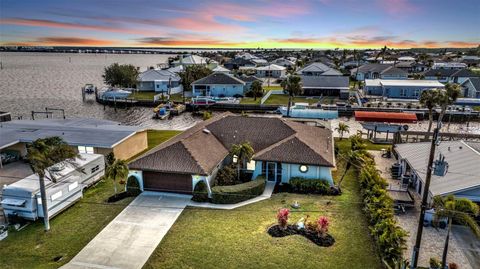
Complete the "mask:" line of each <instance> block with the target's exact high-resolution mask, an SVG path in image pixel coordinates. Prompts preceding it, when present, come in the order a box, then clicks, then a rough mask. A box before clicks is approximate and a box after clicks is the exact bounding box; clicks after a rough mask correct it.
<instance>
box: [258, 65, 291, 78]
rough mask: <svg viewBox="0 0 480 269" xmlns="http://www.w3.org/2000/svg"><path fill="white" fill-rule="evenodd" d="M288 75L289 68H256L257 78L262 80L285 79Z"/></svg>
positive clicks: (268, 66)
mask: <svg viewBox="0 0 480 269" xmlns="http://www.w3.org/2000/svg"><path fill="white" fill-rule="evenodd" d="M286 75H287V68H285V67H283V66H279V65H276V64H270V65H267V66H262V67H257V68H256V76H257V77H261V78H284V77H285V76H286Z"/></svg>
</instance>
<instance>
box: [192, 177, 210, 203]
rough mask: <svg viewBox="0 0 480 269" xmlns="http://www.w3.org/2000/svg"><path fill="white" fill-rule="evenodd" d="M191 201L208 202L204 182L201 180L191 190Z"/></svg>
mask: <svg viewBox="0 0 480 269" xmlns="http://www.w3.org/2000/svg"><path fill="white" fill-rule="evenodd" d="M192 201H195V202H208V190H207V184H205V181H203V180H201V181H199V182H198V183H197V184H196V185H195V188H194V189H193V196H192Z"/></svg>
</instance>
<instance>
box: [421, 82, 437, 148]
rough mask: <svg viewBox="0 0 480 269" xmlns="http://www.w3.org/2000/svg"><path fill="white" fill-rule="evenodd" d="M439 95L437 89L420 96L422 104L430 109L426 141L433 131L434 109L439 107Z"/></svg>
mask: <svg viewBox="0 0 480 269" xmlns="http://www.w3.org/2000/svg"><path fill="white" fill-rule="evenodd" d="M438 94H439V91H438V90H437V89H432V90H425V91H423V92H422V94H421V95H420V104H422V105H423V106H425V107H426V108H427V109H428V130H427V135H426V136H425V139H427V138H428V136H429V135H428V134H429V133H430V131H431V130H432V123H433V109H434V108H435V107H436V106H437V105H438Z"/></svg>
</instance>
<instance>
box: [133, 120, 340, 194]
mask: <svg viewBox="0 0 480 269" xmlns="http://www.w3.org/2000/svg"><path fill="white" fill-rule="evenodd" d="M243 142H249V143H250V144H251V145H252V147H253V149H254V151H255V154H254V156H253V158H252V161H251V162H250V163H248V165H247V170H248V171H249V172H250V173H252V179H255V178H256V177H257V176H259V175H263V176H265V178H266V179H267V180H268V181H272V182H276V183H288V182H289V180H290V178H292V177H302V178H307V179H323V180H326V181H328V182H329V183H330V184H331V185H333V180H332V173H331V172H332V169H334V168H335V157H334V149H333V136H332V132H331V131H330V130H329V129H324V128H319V127H314V126H308V125H305V124H303V123H298V122H294V121H290V120H285V119H279V118H264V117H243V116H234V115H232V114H230V113H225V114H222V115H220V116H217V117H214V118H212V119H210V120H208V121H204V122H202V123H199V124H197V125H196V126H194V127H192V128H190V129H189V130H187V131H185V132H183V133H182V134H180V135H178V136H176V137H174V138H172V139H171V140H169V141H167V142H165V143H163V144H162V145H160V146H158V147H156V148H154V149H153V150H151V151H149V152H147V153H145V154H144V155H142V156H140V157H139V158H137V159H135V160H134V161H133V162H132V163H130V165H129V168H130V174H129V177H134V178H136V179H137V180H138V182H139V185H140V186H141V189H142V191H143V190H147V191H167V192H180V193H191V192H192V191H193V188H194V187H195V184H196V183H197V182H199V181H201V180H203V181H205V182H206V184H207V186H208V189H209V193H210V185H211V183H212V182H213V179H214V178H215V176H216V173H217V172H218V170H219V169H220V168H221V167H222V166H223V165H225V164H227V163H228V161H229V160H230V158H229V151H230V149H231V147H232V145H234V144H240V143H243Z"/></svg>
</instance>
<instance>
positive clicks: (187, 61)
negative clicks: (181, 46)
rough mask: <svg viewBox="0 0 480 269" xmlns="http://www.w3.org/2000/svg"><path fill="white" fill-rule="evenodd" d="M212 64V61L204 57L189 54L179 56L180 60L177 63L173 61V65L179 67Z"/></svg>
mask: <svg viewBox="0 0 480 269" xmlns="http://www.w3.org/2000/svg"><path fill="white" fill-rule="evenodd" d="M211 62H213V60H211V59H209V58H205V57H201V56H198V55H194V54H189V55H181V56H180V59H179V60H178V61H174V62H173V65H174V66H179V65H184V66H188V65H197V64H199V65H207V64H209V63H211Z"/></svg>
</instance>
